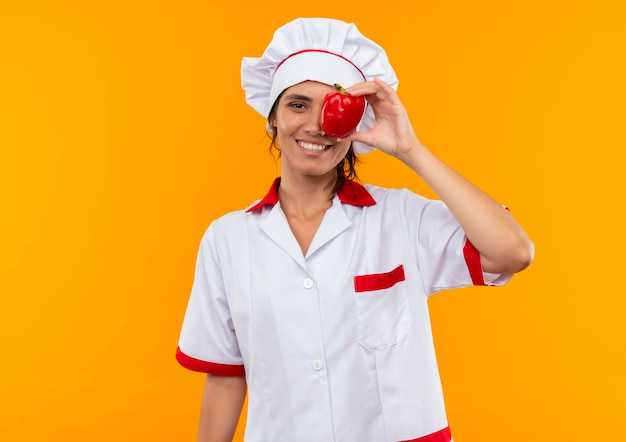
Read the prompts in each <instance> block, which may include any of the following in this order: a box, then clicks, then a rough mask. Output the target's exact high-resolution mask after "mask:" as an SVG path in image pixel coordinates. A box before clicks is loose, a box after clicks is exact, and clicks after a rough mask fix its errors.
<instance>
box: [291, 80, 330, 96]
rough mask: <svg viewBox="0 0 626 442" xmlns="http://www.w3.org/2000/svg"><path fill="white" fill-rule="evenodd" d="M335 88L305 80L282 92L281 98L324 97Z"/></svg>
mask: <svg viewBox="0 0 626 442" xmlns="http://www.w3.org/2000/svg"><path fill="white" fill-rule="evenodd" d="M334 89H335V88H334V87H333V86H331V85H329V84H325V83H320V82H318V81H312V80H307V81H303V82H302V83H298V84H294V85H293V86H290V87H288V88H287V89H285V90H284V92H283V94H282V96H283V97H288V96H289V95H303V96H306V97H310V98H312V99H314V98H318V97H322V98H323V97H324V96H325V95H326V94H327V93H329V92H332V91H333V90H334Z"/></svg>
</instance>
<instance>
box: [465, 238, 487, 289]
mask: <svg viewBox="0 0 626 442" xmlns="http://www.w3.org/2000/svg"><path fill="white" fill-rule="evenodd" d="M463 256H464V257H465V262H466V263H467V270H469V274H470V277H471V278H472V284H474V285H485V278H484V275H483V265H482V264H481V262H480V253H479V252H478V250H476V247H474V244H472V243H471V242H470V240H469V239H465V246H463Z"/></svg>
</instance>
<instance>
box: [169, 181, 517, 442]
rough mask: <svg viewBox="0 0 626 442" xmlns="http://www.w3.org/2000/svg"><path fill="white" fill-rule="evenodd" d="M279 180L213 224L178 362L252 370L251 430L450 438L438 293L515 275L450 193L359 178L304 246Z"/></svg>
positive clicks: (347, 440)
mask: <svg viewBox="0 0 626 442" xmlns="http://www.w3.org/2000/svg"><path fill="white" fill-rule="evenodd" d="M279 184H280V179H277V180H276V181H275V182H274V183H273V185H272V187H271V188H270V191H269V193H268V194H267V195H266V196H265V198H263V199H262V200H260V201H258V202H256V203H255V204H253V205H252V206H251V207H249V208H248V209H247V210H242V211H236V212H232V213H229V214H226V215H225V216H223V217H221V218H219V219H217V220H215V221H214V222H213V223H212V224H211V225H210V226H209V228H208V229H207V231H206V233H205V235H204V237H203V239H202V241H201V245H200V250H199V254H198V259H197V265H196V273H195V279H194V283H193V288H192V291H191V296H190V299H189V305H188V308H187V312H186V314H185V318H184V321H183V326H182V331H181V335H180V340H179V344H178V350H177V359H178V361H179V362H180V363H181V364H182V365H183V366H185V367H187V368H189V369H191V370H195V371H200V372H205V373H213V374H218V375H245V376H246V381H247V385H248V418H247V423H246V432H245V440H246V441H250V442H257V441H258V442H260V441H263V442H282V441H289V442H300V441H302V442H305V441H312V442H313V441H314V442H330V441H338V442H351V441H355V442H356V441H359V442H363V441H406V440H416V441H422V442H448V441H450V440H451V439H450V431H449V428H448V423H447V419H446V413H445V408H444V401H443V394H442V388H441V383H440V379H439V373H438V369H437V361H436V358H435V349H434V345H433V339H432V334H431V325H430V320H429V314H428V305H427V299H428V295H430V294H432V293H435V292H438V291H440V290H442V289H451V288H456V287H463V286H468V285H472V284H474V285H501V284H504V283H505V282H507V281H508V280H509V279H510V277H511V275H509V274H504V275H496V274H489V273H484V272H483V271H482V268H481V265H480V258H479V255H478V252H477V251H476V249H475V248H474V247H473V246H472V245H471V243H469V242H468V241H467V239H466V237H465V234H464V233H463V231H462V230H461V228H460V226H459V224H458V222H457V221H456V219H455V218H454V217H453V216H452V214H451V213H450V211H449V210H448V209H447V207H446V206H445V205H444V204H443V203H442V202H441V201H435V200H428V199H425V198H423V197H421V196H419V195H416V194H414V193H412V192H410V191H408V190H406V189H402V190H399V189H384V188H381V187H376V186H372V185H365V186H362V185H360V184H358V183H356V182H352V181H347V182H346V183H345V184H344V185H343V186H342V187H341V188H340V189H339V191H338V193H337V195H336V196H335V197H334V199H333V202H332V206H331V207H330V208H329V209H328V210H327V212H326V213H325V215H324V219H323V221H322V223H321V225H320V226H319V229H318V231H317V232H316V234H315V237H314V239H313V241H312V243H311V245H310V247H309V249H308V251H307V253H306V256H303V254H302V251H301V249H300V247H299V245H298V242H297V241H296V239H295V237H294V235H293V234H292V232H291V230H290V228H289V225H288V223H287V219H286V217H285V214H284V213H283V211H282V210H281V207H280V202H279V201H278V192H277V190H278V186H279Z"/></svg>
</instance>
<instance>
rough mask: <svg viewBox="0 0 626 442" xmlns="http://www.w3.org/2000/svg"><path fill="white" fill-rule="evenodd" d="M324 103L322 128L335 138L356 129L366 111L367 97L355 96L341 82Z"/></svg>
mask: <svg viewBox="0 0 626 442" xmlns="http://www.w3.org/2000/svg"><path fill="white" fill-rule="evenodd" d="M335 89H337V90H336V91H335V92H329V93H328V94H326V96H325V97H324V102H323V103H322V117H321V125H322V130H323V131H324V132H325V133H326V135H328V136H330V137H333V138H344V137H347V136H348V135H350V134H351V133H352V132H354V131H355V129H356V127H357V126H358V125H359V122H360V121H361V118H362V117H363V113H364V112H365V99H364V98H363V97H353V96H352V95H350V94H348V93H346V90H345V89H344V88H343V87H341V85H339V84H335Z"/></svg>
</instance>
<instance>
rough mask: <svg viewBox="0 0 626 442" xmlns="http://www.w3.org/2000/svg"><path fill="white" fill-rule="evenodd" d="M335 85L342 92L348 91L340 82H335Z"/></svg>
mask: <svg viewBox="0 0 626 442" xmlns="http://www.w3.org/2000/svg"><path fill="white" fill-rule="evenodd" d="M334 86H335V89H337V90H338V91H339V92H341V93H342V94H345V93H346V90H345V89H344V88H343V86H342V85H340V84H339V83H335V84H334Z"/></svg>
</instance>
